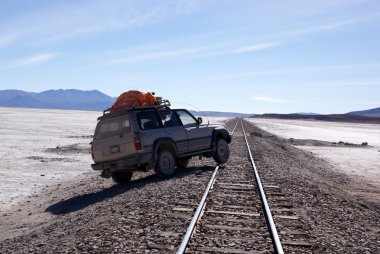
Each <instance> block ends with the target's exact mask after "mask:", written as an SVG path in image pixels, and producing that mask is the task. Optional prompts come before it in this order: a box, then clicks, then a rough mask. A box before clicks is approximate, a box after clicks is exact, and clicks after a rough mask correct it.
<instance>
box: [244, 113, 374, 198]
mask: <svg viewBox="0 0 380 254" xmlns="http://www.w3.org/2000/svg"><path fill="white" fill-rule="evenodd" d="M248 120H249V121H251V122H253V123H255V124H256V125H257V126H259V127H260V128H262V129H264V130H266V131H268V132H270V133H273V134H275V135H278V136H279V137H283V138H285V139H287V140H288V141H291V143H293V145H294V146H295V147H297V148H300V149H303V150H305V151H309V152H311V153H313V154H315V155H316V156H319V157H321V158H324V159H326V160H327V161H329V162H331V163H332V164H333V165H334V166H335V168H336V169H338V170H341V171H342V172H344V173H346V174H348V175H351V176H354V177H357V178H363V179H364V180H365V181H366V182H367V183H368V184H371V185H373V186H374V188H376V189H378V190H380V125H379V124H359V123H344V122H325V121H313V120H283V119H260V118H254V119H248ZM334 143H335V144H334ZM363 143H367V144H368V145H362V144H363ZM363 194H365V193H363ZM367 196H369V197H372V198H374V199H375V200H376V201H377V202H379V203H380V195H378V193H377V195H373V193H372V192H371V193H367Z"/></svg>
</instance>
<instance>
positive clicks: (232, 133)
mask: <svg viewBox="0 0 380 254" xmlns="http://www.w3.org/2000/svg"><path fill="white" fill-rule="evenodd" d="M238 123H239V120H237V121H236V124H235V127H234V128H233V130H232V131H231V133H230V134H231V135H234V132H235V129H236V127H237V125H238Z"/></svg>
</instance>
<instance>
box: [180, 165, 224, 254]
mask: <svg viewBox="0 0 380 254" xmlns="http://www.w3.org/2000/svg"><path fill="white" fill-rule="evenodd" d="M218 169H219V166H216V167H215V170H214V173H213V174H212V176H211V179H210V181H209V182H208V185H207V188H206V190H205V192H204V193H203V196H202V199H201V201H200V202H199V205H198V207H197V209H196V210H195V213H194V216H193V218H192V219H191V222H190V225H189V227H188V228H187V231H186V234H185V236H184V237H183V239H182V242H181V244H180V246H179V247H178V250H177V254H183V253H185V250H186V247H187V244H188V243H189V241H190V238H191V235H192V234H193V232H194V229H195V227H196V226H197V223H198V220H199V218H200V216H201V214H202V211H203V209H204V206H205V204H206V199H207V196H208V194H209V192H210V190H211V188H212V186H213V185H214V182H215V176H216V173H217V172H218Z"/></svg>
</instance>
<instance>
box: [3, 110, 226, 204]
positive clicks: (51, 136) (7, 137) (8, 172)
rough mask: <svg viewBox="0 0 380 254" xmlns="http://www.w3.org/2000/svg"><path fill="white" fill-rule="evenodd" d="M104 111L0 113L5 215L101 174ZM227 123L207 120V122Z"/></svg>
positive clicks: (215, 118)
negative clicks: (97, 133) (93, 148)
mask: <svg viewBox="0 0 380 254" xmlns="http://www.w3.org/2000/svg"><path fill="white" fill-rule="evenodd" d="M101 115H102V113H101V112H94V111H79V110H50V109H26V108H0V121H1V123H2V124H1V125H0V159H1V166H0V210H1V209H7V208H9V207H10V206H11V205H12V204H15V203H17V202H18V201H19V200H20V199H22V198H23V197H26V196H28V195H30V194H32V193H34V192H38V191H39V190H40V189H41V188H42V187H45V186H47V185H51V184H54V183H59V182H61V181H64V180H69V179H73V178H75V177H78V176H79V175H81V174H84V173H87V174H98V173H97V172H93V171H92V169H91V166H90V165H91V163H92V159H91V154H90V145H89V143H90V142H91V141H92V137H91V135H92V134H93V131H94V128H95V126H96V123H97V118H98V117H99V116H101ZM225 119H227V118H221V117H207V118H205V117H204V119H203V121H204V123H207V121H208V120H209V121H210V123H213V122H214V123H215V122H219V123H221V122H223V120H225Z"/></svg>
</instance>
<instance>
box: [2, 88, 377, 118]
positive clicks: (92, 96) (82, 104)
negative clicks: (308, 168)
mask: <svg viewBox="0 0 380 254" xmlns="http://www.w3.org/2000/svg"><path fill="white" fill-rule="evenodd" d="M115 99H116V98H114V97H111V96H108V95H106V94H104V93H102V92H99V91H98V90H90V91H82V90H77V89H59V90H47V91H44V92H40V93H33V92H25V91H21V90H0V107H22V108H46V109H78V110H97V111H102V110H104V109H107V108H109V107H111V106H112V104H113V103H114V101H115ZM191 112H192V113H193V114H195V115H199V116H219V117H251V116H253V115H254V114H242V113H236V112H219V111H191ZM258 117H274V118H287V119H289V118H290V119H295V118H296V119H298V118H313V119H343V118H350V119H358V120H359V118H360V117H380V108H374V109H369V110H362V111H354V112H349V113H347V114H339V115H319V114H315V113H297V114H264V115H260V116H258ZM360 119H361V118H360ZM373 120H374V119H373Z"/></svg>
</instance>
